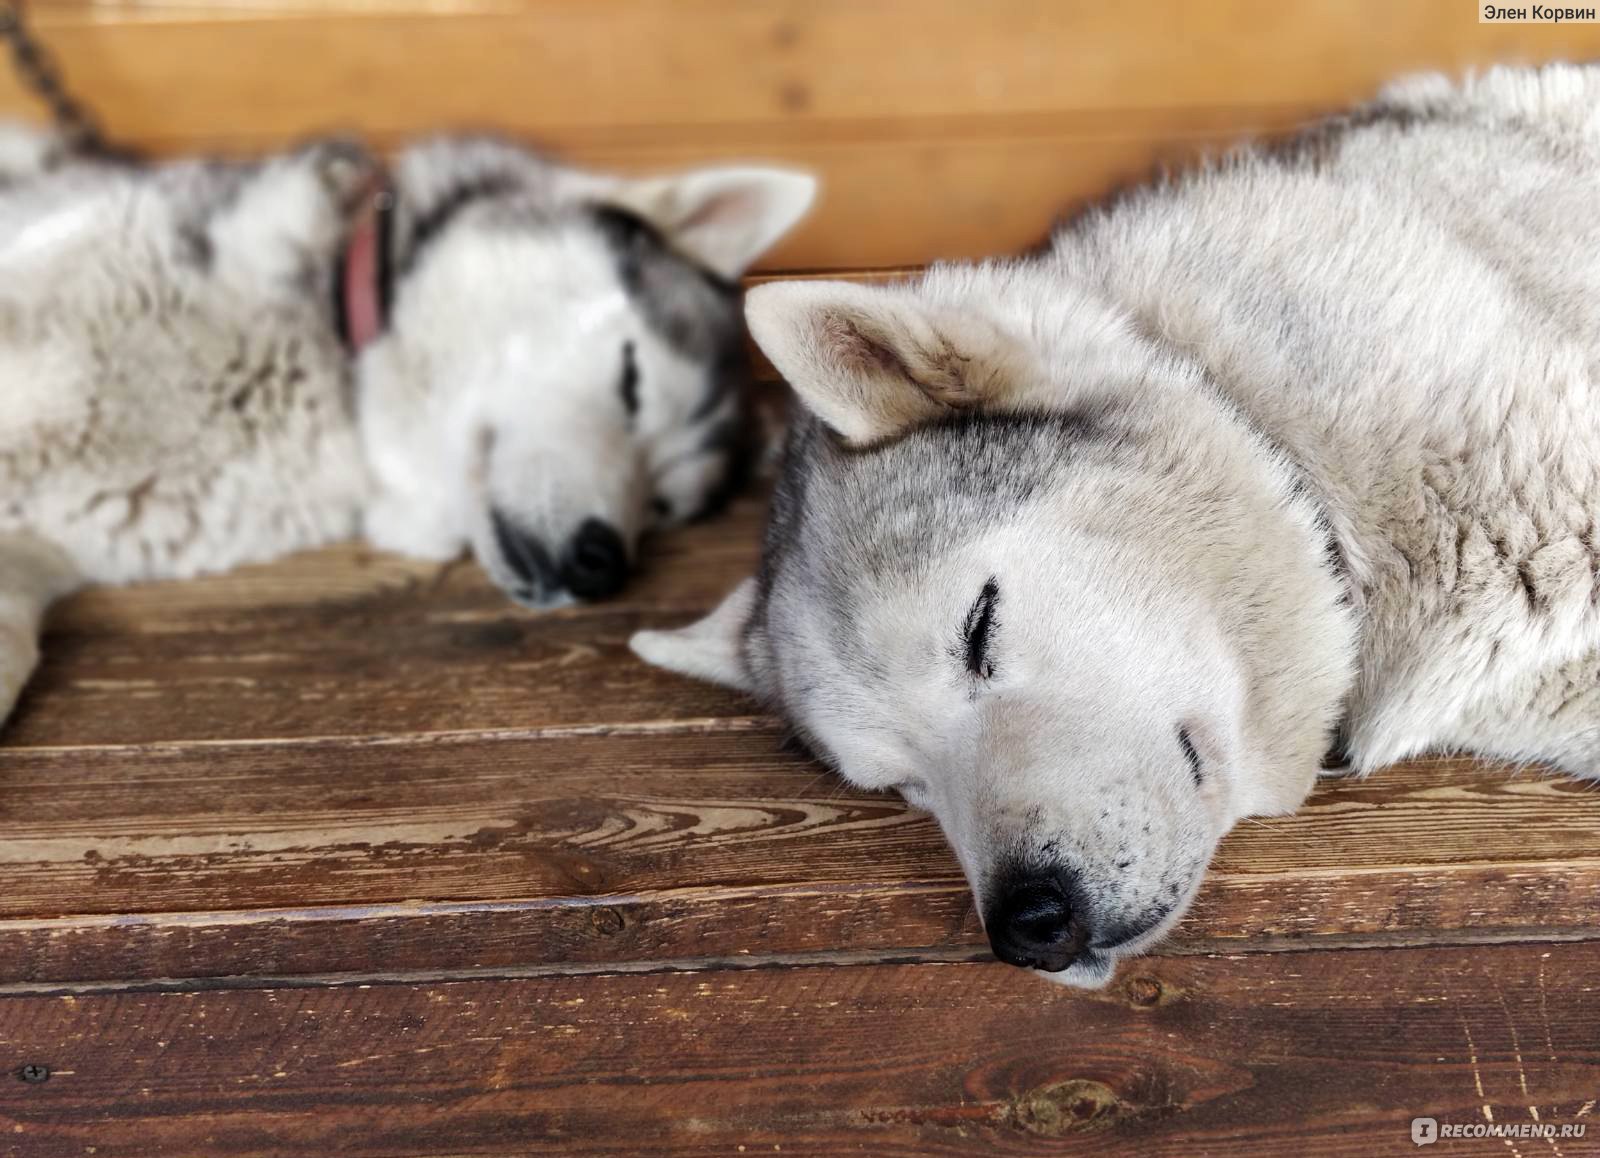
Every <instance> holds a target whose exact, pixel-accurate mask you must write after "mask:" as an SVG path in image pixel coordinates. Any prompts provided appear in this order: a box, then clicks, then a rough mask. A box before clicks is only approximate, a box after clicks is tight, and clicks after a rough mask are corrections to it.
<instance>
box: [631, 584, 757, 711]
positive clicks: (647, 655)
mask: <svg viewBox="0 0 1600 1158" xmlns="http://www.w3.org/2000/svg"><path fill="white" fill-rule="evenodd" d="M755 602H756V581H755V580H754V579H746V580H745V581H744V582H743V583H741V584H739V586H737V587H735V588H734V589H733V591H732V593H731V594H729V595H728V597H727V598H726V599H724V600H723V601H722V604H721V605H720V606H719V607H718V608H717V609H716V610H715V611H713V612H712V613H711V614H710V615H708V616H706V617H705V618H704V619H702V620H700V621H699V622H698V623H691V624H690V625H689V626H688V627H680V628H678V630H676V631H636V632H634V633H633V638H632V639H630V640H628V646H629V647H631V648H633V653H634V654H635V655H637V656H638V657H639V658H640V659H642V660H644V661H645V662H646V663H653V664H655V665H656V666H657V667H664V668H666V669H667V670H668V671H675V672H679V673H680V674H682V675H686V676H694V677H695V678H696V679H702V680H710V681H711V682H712V683H714V684H722V685H723V686H724V687H730V688H736V689H737V690H739V691H741V692H749V691H754V690H755V688H754V686H753V681H752V680H751V678H750V673H749V671H748V670H746V667H745V662H744V654H743V649H742V648H741V646H740V645H741V643H742V642H743V639H744V629H745V625H746V624H747V623H749V621H750V612H751V611H752V610H753V609H754V607H755Z"/></svg>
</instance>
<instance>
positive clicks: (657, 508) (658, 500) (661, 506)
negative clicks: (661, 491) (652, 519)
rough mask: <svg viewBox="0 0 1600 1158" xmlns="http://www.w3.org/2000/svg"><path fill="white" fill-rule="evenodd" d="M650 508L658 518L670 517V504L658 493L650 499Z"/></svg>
mask: <svg viewBox="0 0 1600 1158" xmlns="http://www.w3.org/2000/svg"><path fill="white" fill-rule="evenodd" d="M650 510H651V511H653V512H654V513H655V516H656V517H657V518H659V519H670V518H672V504H671V503H669V502H668V501H667V500H666V499H664V498H662V497H660V496H659V495H657V496H656V497H655V498H653V499H651V500H650Z"/></svg>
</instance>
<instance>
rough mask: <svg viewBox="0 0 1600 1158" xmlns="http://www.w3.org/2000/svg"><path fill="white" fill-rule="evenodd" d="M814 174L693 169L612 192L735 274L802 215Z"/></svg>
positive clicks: (718, 269)
mask: <svg viewBox="0 0 1600 1158" xmlns="http://www.w3.org/2000/svg"><path fill="white" fill-rule="evenodd" d="M816 195H817V179H816V178H815V177H813V176H811V175H810V174H809V173H801V172H799V171H798V170H794V169H762V168H729V169H695V170H693V171H692V172H688V173H682V174H679V175H678V176H675V177H647V178H645V179H643V180H638V181H627V182H624V183H623V184H622V185H621V186H619V187H618V188H617V190H616V191H615V193H614V195H613V197H612V199H613V200H614V201H616V203H617V204H618V205H620V206H622V207H623V208H625V209H629V210H631V211H633V212H634V213H637V214H638V215H639V216H640V217H643V218H644V219H645V220H646V221H648V222H650V224H652V225H654V226H655V227H656V228H657V229H659V230H660V231H661V232H662V233H663V234H664V235H665V236H666V237H668V238H669V239H671V241H672V244H673V245H675V246H676V247H677V248H679V249H681V250H682V251H683V252H684V253H686V254H687V255H688V256H690V257H692V258H694V259H695V260H696V261H698V262H699V263H700V264H701V265H704V266H705V267H706V268H707V269H709V270H712V271H713V272H715V273H718V274H721V275H722V276H723V277H725V278H729V279H732V278H736V277H738V276H739V275H740V274H742V273H743V272H744V271H745V270H746V269H748V268H749V267H750V263H751V262H753V261H754V260H755V259H756V258H758V257H760V256H761V254H762V253H764V252H765V251H766V250H767V249H768V248H769V247H770V246H771V245H772V243H773V242H775V241H777V240H778V238H780V237H782V236H783V235H784V234H785V233H787V232H789V230H790V229H791V228H793V227H794V224H795V222H797V221H799V220H800V218H802V217H804V216H805V213H806V210H807V209H810V208H811V202H812V200H813V199H814V198H815V197H816Z"/></svg>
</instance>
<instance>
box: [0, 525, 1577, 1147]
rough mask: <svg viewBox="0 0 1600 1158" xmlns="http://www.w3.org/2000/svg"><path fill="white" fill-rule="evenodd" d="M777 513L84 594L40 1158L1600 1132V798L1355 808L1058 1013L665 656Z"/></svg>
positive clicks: (34, 1125)
mask: <svg viewBox="0 0 1600 1158" xmlns="http://www.w3.org/2000/svg"><path fill="white" fill-rule="evenodd" d="M760 508H761V503H760V500H759V498H755V497H752V498H749V499H746V500H744V501H742V502H741V503H740V504H739V505H738V506H737V507H736V509H735V510H734V511H733V512H732V513H731V515H730V516H728V517H727V518H725V519H723V520H721V521H719V522H716V523H713V524H709V525H705V526H701V527H696V528H692V529H690V530H689V531H687V532H684V533H681V534H678V535H675V536H673V537H671V538H669V539H666V540H664V541H662V542H661V543H660V544H659V545H658V547H657V549H656V550H655V551H654V553H653V555H652V557H651V559H650V561H649V567H648V571H647V574H646V575H645V577H644V578H643V580H642V581H641V582H640V583H639V584H638V585H636V586H635V587H634V589H633V590H632V591H631V592H629V593H628V594H627V595H626V596H625V597H624V598H622V599H620V600H618V601H616V602H614V603H610V604H607V605H604V606H598V607H593V608H582V609H570V610H564V611H560V612H556V613H552V614H547V615H543V616H540V615H535V614H531V613H526V612H523V611H520V610H518V609H516V608H514V607H512V606H510V605H509V604H508V603H507V602H506V601H505V600H504V599H503V598H501V597H500V596H499V595H498V594H497V593H496V592H495V591H494V590H493V589H492V588H490V587H489V586H488V585H487V584H486V582H485V581H484V580H483V579H482V578H481V576H480V575H479V573H478V572H477V570H476V568H475V567H473V566H472V565H471V564H467V563H462V564H457V565H453V566H449V567H445V568H435V567H431V566H418V565H413V564H408V563H405V562H400V561H397V560H394V559H392V558H388V557H384V556H378V555H374V554H370V553H368V552H366V551H363V550H360V549H356V548H347V549H339V550H333V551H328V552H324V553H320V554H316V555H311V556H306V557H302V558H297V559H294V560H290V561H288V562H285V563H283V564H280V565H277V566H272V567H266V568H258V569H252V570H250V571H247V572H242V573H238V574H235V575H231V576H225V577H221V578H216V579H211V580H206V581H202V582H197V583H190V584H174V585H164V586H152V587H148V588H141V589H136V590H128V591H119V592H108V591H97V592H91V593H89V594H86V595H84V596H82V597H80V598H78V599H76V600H74V601H72V602H71V603H69V604H67V605H65V606H64V607H62V608H61V609H60V611H59V613H58V614H57V615H56V616H55V619H54V622H53V625H52V627H51V630H50V632H49V635H48V638H47V653H46V654H47V658H46V660H45V663H44V666H43V668H42V670H41V672H40V674H39V677H38V679H37V680H36V681H35V683H34V684H33V686H32V688H31V689H30V691H29V692H28V694H27V697H26V700H25V702H24V703H23V705H22V707H21V710H20V712H19V714H18V715H17V717H16V719H15V721H14V723H13V724H12V726H11V728H10V729H9V732H8V734H7V735H6V737H5V743H4V745H3V746H0V880H4V882H5V885H4V888H3V889H0V1062H3V1065H4V1067H5V1068H6V1069H8V1070H10V1071H12V1072H13V1073H14V1074H23V1073H24V1072H25V1073H26V1074H27V1075H28V1076H32V1077H38V1076H41V1075H40V1071H38V1070H27V1071H24V1069H23V1067H27V1066H38V1067H47V1068H48V1070H49V1077H48V1080H45V1081H27V1080H18V1079H17V1078H11V1079H8V1080H6V1081H4V1082H0V1153H9V1154H18V1155H27V1156H29V1158H33V1156H39V1158H45V1156H55V1155H69V1154H70V1155H82V1154H88V1153H94V1154H96V1155H106V1154H156V1153H160V1154H179V1155H194V1154H227V1155H245V1154H272V1155H323V1154H330V1153H335V1154H340V1155H374V1156H376V1155H385V1156H387V1155H402V1154H403V1155H412V1154H468V1153H470V1154H506V1155H510V1154H522V1153H554V1154H573V1153H580V1152H581V1153H614V1154H619V1155H637V1154H644V1153H650V1154H656V1153H661V1154H667V1153H685V1154H687V1153H739V1152H741V1151H740V1147H743V1151H742V1152H744V1153H760V1152H769V1153H772V1152H780V1151H779V1148H780V1147H781V1152H782V1153H786V1154H818V1155H830V1154H839V1153H844V1152H851V1151H856V1150H866V1151H870V1152H873V1153H893V1154H928V1153H941V1154H969V1153H970V1154H984V1153H996V1152H1001V1153H1009V1152H1017V1153H1033V1152H1040V1151H1048V1152H1057V1151H1060V1152H1075V1151H1076V1150H1078V1149H1080V1148H1081V1149H1082V1150H1084V1151H1091V1150H1098V1149H1099V1148H1101V1147H1103V1146H1104V1145H1105V1144H1106V1142H1107V1141H1108V1139H1109V1138H1115V1140H1116V1141H1117V1143H1118V1144H1119V1145H1126V1146H1127V1147H1129V1149H1127V1150H1126V1151H1124V1152H1128V1153H1139V1154H1168V1153H1170V1154H1180V1153H1184V1154H1187V1153H1194V1152H1207V1151H1208V1150H1214V1151H1215V1152H1226V1153H1236V1154H1263V1155H1279V1154H1283V1153H1285V1152H1286V1151H1288V1150H1289V1149H1290V1148H1291V1147H1295V1146H1299V1145H1302V1144H1304V1143H1307V1142H1309V1141H1310V1140H1312V1139H1315V1140H1316V1141H1317V1143H1318V1152H1324V1151H1325V1152H1339V1153H1348V1154H1352V1155H1355V1154H1362V1155H1365V1154H1372V1153H1384V1152H1389V1151H1391V1150H1399V1149H1402V1148H1408V1147H1409V1146H1410V1140H1409V1132H1408V1131H1409V1126H1408V1123H1409V1120H1410V1118H1411V1117H1413V1116H1414V1115H1419V1114H1431V1115H1432V1116H1435V1117H1437V1118H1439V1119H1440V1120H1442V1121H1451V1120H1455V1121H1465V1122H1476V1121H1480V1120H1482V1119H1484V1118H1485V1117H1487V1116H1490V1115H1492V1116H1493V1118H1494V1120H1496V1121H1506V1120H1511V1121H1520V1120H1531V1118H1532V1116H1533V1115H1538V1116H1539V1117H1540V1118H1541V1119H1542V1120H1545V1121H1550V1120H1557V1121H1561V1120H1568V1121H1570V1120H1575V1118H1576V1116H1577V1115H1578V1114H1579V1113H1580V1112H1583V1111H1585V1109H1586V1107H1592V1106H1593V1105H1594V1102H1593V1099H1595V1098H1596V1097H1597V1096H1600V992H1597V990H1600V945H1597V944H1596V938H1597V937H1600V930H1597V929H1596V927H1595V909H1596V901H1597V899H1600V794H1596V793H1595V792H1594V791H1593V790H1592V789H1587V790H1586V789H1584V788H1583V787H1581V786H1579V785H1577V784H1576V783H1574V782H1572V781H1569V780H1564V779H1549V778H1541V777H1539V776H1536V775H1533V774H1531V773H1529V774H1523V775H1517V776H1512V775H1509V774H1508V773H1506V772H1505V771H1503V770H1496V769H1488V768H1476V767H1473V766H1471V765H1469V764H1467V763H1465V762H1461V761H1452V760H1436V761H1427V762H1422V763H1416V764H1412V765H1409V766H1406V767H1400V768H1394V769H1390V770H1388V771H1385V772H1384V773H1382V774H1381V775H1378V776H1376V777H1374V778H1372V779H1371V780H1368V781H1365V782H1360V783H1329V784H1327V785H1326V786H1324V787H1323V788H1322V789H1321V790H1320V791H1319V792H1318V793H1317V795H1316V797H1315V798H1314V799H1313V801H1312V802H1311V804H1310V806H1309V807H1307V808H1306V809H1305V810H1304V811H1303V812H1302V813H1301V814H1299V815H1298V816H1295V817H1292V818H1288V819H1283V820H1273V821H1268V822H1263V823H1249V824H1246V825H1244V826H1243V827H1242V828H1241V829H1240V830H1239V831H1238V832H1237V833H1236V834H1235V835H1233V836H1232V837H1230V838H1229V840H1228V841H1227V842H1226V844H1225V846H1224V848H1223V850H1222V853H1221V855H1220V856H1219V858H1218V860H1217V864H1216V869H1215V871H1214V873H1213V874H1212V877H1211V880H1210V883H1209V885H1208V886H1207V887H1206V889H1205V891H1204V893H1203V895H1202V897H1201V898H1200V901H1199V902H1198V904H1197V905H1196V907H1195V910H1194V913H1193V916H1191V917H1190V918H1189V919H1188V920H1187V921H1186V922H1185V923H1184V925H1183V926H1182V929H1181V931H1180V934H1179V936H1178V937H1177V938H1176V939H1175V940H1174V941H1173V942H1172V943H1171V944H1170V945H1169V946H1168V947H1167V948H1165V949H1163V950H1162V951H1160V952H1159V953H1158V954H1156V955H1155V956H1152V957H1149V958H1147V959H1144V960H1142V961H1138V962H1135V963H1133V964H1131V965H1129V966H1126V967H1124V968H1123V970H1122V972H1121V973H1120V974H1119V975H1118V977H1117V979H1116V981H1115V983H1114V984H1113V985H1112V987H1111V988H1109V989H1108V990H1106V991H1104V992H1102V993H1093V994H1086V993H1076V992H1068V991H1062V990H1059V989H1056V988H1054V987H1051V986H1048V985H1046V984H1044V983H1042V982H1040V981H1037V980H1035V979H1033V978H1032V977H1029V976H1026V975H1024V974H1022V973H1020V972H1019V971H1016V970H1013V969H1010V968H1008V967H1006V966H1003V965H1000V964H998V963H994V962H992V961H991V960H990V959H989V955H988V953H987V952H986V950H985V947H984V944H983V941H982V938H981V935H980V932H979V929H978V926H977V922H976V919H975V915H974V913H973V910H972V906H971V904H970V902H969V899H968V894H967V891H966V888H965V886H964V885H963V883H962V881H961V879H960V876H959V873H958V870H957V868H956V866H955V864H954V862H953V861H952V859H951V857H950V855H949V854H948V853H947V851H946V850H945V847H944V844H943V841H942V839H941V838H940V835H939V833H938V832H937V830H936V828H935V826H934V825H933V823H932V822H931V821H930V820H929V819H928V818H926V817H924V816H922V815H919V814H917V813H915V812H912V811H910V810H908V809H907V808H906V807H904V806H903V805H902V804H901V803H900V802H899V801H898V800H895V799H891V798H888V797H884V796H874V795H868V794H864V793H860V792H856V791H853V790H850V789H848V788H846V787H844V786H843V785H842V784H841V783H840V782H839V781H838V780H837V779H835V778H834V777H832V776H831V775H828V774H827V773H825V772H824V771H822V770H821V769H819V768H818V767H816V766H814V765H812V764H811V763H808V762H807V761H806V760H805V759H804V758H803V757H802V756H800V755H799V754H796V753H793V752H791V751H787V750H786V749H785V747H784V744H783V738H782V733H781V731H780V729H779V728H778V727H777V726H776V725H775V723H774V722H773V721H771V720H769V719H766V718H765V717H763V716H761V715H760V714H759V713H758V712H757V711H756V709H755V708H753V707H752V706H751V704H749V703H748V702H746V701H745V700H743V699H741V698H739V697H737V696H734V695H731V694H725V693H722V692H719V691H717V690H714V689H711V688H708V687H705V686H702V685H699V684H693V683H689V682H686V681H681V680H678V679H675V678H671V677H669V676H666V675H663V674H660V673H657V672H654V671H652V670H650V669H647V668H646V667H644V666H643V665H642V664H640V663H638V662H636V661H635V660H634V659H633V658H632V657H631V656H630V655H629V654H628V653H627V651H626V648H625V640H626V638H627V636H628V634H629V633H630V632H631V631H632V630H633V629H635V628H636V627H638V626H640V625H644V624H666V623H673V622H677V621H680V620H684V619H687V618H689V617H690V616H693V615H695V614H697V613H699V612H701V611H704V610H705V609H706V608H708V607H709V606H710V604H711V603H712V601H713V600H714V599H715V598H716V597H717V596H718V595H719V594H720V593H721V592H722V591H723V590H724V589H725V588H726V587H728V586H729V585H730V584H731V583H732V582H733V581H734V580H735V578H736V577H738V576H739V575H741V574H742V573H744V572H745V571H746V570H747V569H748V568H749V567H750V566H751V565H752V563H753V560H754V550H755V539H756V533H757V529H758V525H759V519H760V513H761V511H760ZM1105 1127H1110V1128H1112V1129H1113V1130H1114V1133H1113V1134H1111V1135H1107V1134H1105V1133H1102V1132H1101V1129H1102V1128H1105ZM1449 1145H1453V1146H1455V1147H1456V1150H1454V1151H1452V1152H1463V1153H1465V1152H1472V1151H1473V1150H1474V1149H1475V1148H1476V1149H1483V1150H1485V1152H1486V1151H1487V1148H1488V1147H1491V1146H1492V1148H1493V1151H1494V1152H1496V1153H1498V1152H1500V1146H1501V1143H1499V1142H1498V1141H1496V1142H1493V1143H1477V1144H1474V1143H1470V1142H1456V1143H1450V1144H1449ZM1530 1145H1535V1146H1538V1147H1539V1149H1538V1150H1529V1149H1527V1147H1528V1146H1530ZM1521 1146H1522V1147H1523V1148H1524V1149H1523V1153H1538V1152H1543V1148H1544V1146H1545V1143H1543V1142H1537V1143H1531V1144H1530V1143H1527V1142H1524V1143H1521ZM1564 1152H1565V1153H1566V1154H1568V1155H1576V1154H1581V1153H1585V1152H1594V1148H1593V1147H1591V1148H1590V1150H1588V1151H1585V1150H1584V1148H1583V1146H1582V1144H1577V1145H1574V1144H1571V1143H1568V1144H1566V1145H1565V1147H1564ZM1441 1153H1442V1151H1441Z"/></svg>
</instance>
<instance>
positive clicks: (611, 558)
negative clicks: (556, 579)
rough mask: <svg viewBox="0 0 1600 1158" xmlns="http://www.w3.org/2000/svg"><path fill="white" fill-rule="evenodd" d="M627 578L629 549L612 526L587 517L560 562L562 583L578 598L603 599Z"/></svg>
mask: <svg viewBox="0 0 1600 1158" xmlns="http://www.w3.org/2000/svg"><path fill="white" fill-rule="evenodd" d="M627 580H628V548H627V547H626V546H624V545H623V542H622V536H621V535H619V534H617V530H616V528H615V527H613V526H611V525H610V524H609V523H602V522H601V521H600V520H599V519H589V520H587V521H585V522H584V524H583V526H581V527H579V528H578V533H577V534H576V535H573V536H572V542H571V544H570V545H569V546H568V547H567V557H566V559H565V560H563V561H562V564H561V583H562V586H564V587H565V588H566V589H567V590H568V591H570V592H572V593H573V594H574V595H576V596H577V597H578V598H579V599H604V598H605V597H606V596H607V595H615V594H616V593H617V592H618V591H621V590H622V585H623V584H624V583H626V582H627Z"/></svg>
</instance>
